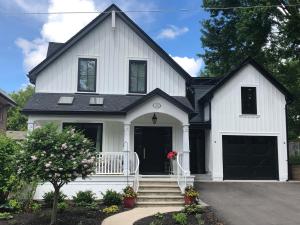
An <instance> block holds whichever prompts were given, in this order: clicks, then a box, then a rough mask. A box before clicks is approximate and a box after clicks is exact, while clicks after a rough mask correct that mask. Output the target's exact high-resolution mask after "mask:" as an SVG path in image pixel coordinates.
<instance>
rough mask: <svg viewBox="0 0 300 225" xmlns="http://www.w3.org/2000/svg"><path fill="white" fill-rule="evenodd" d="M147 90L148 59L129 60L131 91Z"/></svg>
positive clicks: (142, 91) (142, 92)
mask: <svg viewBox="0 0 300 225" xmlns="http://www.w3.org/2000/svg"><path fill="white" fill-rule="evenodd" d="M146 92H147V61H142V60H130V61H129V93H138V94H144V93H146Z"/></svg>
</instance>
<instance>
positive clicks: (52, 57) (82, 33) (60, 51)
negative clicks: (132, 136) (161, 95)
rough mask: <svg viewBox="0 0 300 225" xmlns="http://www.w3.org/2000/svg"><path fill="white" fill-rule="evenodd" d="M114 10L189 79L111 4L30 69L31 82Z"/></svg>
mask: <svg viewBox="0 0 300 225" xmlns="http://www.w3.org/2000/svg"><path fill="white" fill-rule="evenodd" d="M112 11H116V12H117V15H118V16H119V18H121V19H122V20H123V21H124V22H125V23H126V24H127V25H128V26H129V27H130V28H132V29H133V30H134V31H135V32H136V34H137V35H139V36H140V37H141V38H142V39H143V40H144V41H145V42H146V43H147V44H148V45H149V46H150V47H151V48H152V49H153V50H154V51H155V52H156V53H157V54H158V55H159V56H161V57H162V58H163V59H164V60H165V61H166V62H167V63H168V64H169V65H170V66H171V67H172V68H173V69H174V70H175V71H177V72H178V73H179V74H180V75H181V76H182V77H183V78H184V79H186V80H187V81H189V80H190V79H191V76H190V75H189V74H188V73H187V72H186V71H185V70H184V69H183V68H182V67H181V66H179V65H178V64H177V63H176V62H175V61H174V60H173V59H172V57H171V56H169V54H168V53H166V52H165V51H164V50H163V49H162V48H161V47H160V46H159V45H158V44H157V43H156V42H154V41H153V40H152V39H151V38H150V37H149V36H148V35H147V34H146V33H145V32H144V31H143V30H142V29H141V28H140V27H139V26H138V25H137V24H136V23H134V22H133V21H132V20H131V19H130V18H129V17H128V16H127V15H126V14H125V13H124V12H122V10H121V9H120V8H119V7H118V6H116V5H115V4H112V5H110V6H109V7H108V8H107V9H106V10H104V12H103V13H101V14H100V15H99V16H97V17H96V18H95V19H94V20H92V21H91V22H90V23H89V24H88V25H86V26H85V27H84V28H83V29H81V30H80V31H79V32H78V33H77V34H75V35H74V36H73V37H72V38H70V39H69V40H68V41H67V42H66V43H64V44H63V45H61V46H60V47H58V48H57V49H56V51H54V52H53V53H51V54H49V57H47V58H46V59H44V60H43V61H42V62H41V63H40V64H38V65H37V66H36V67H34V68H33V69H32V70H31V71H29V74H28V77H29V79H30V82H31V83H33V84H34V83H35V80H36V77H37V76H38V74H39V73H40V72H41V71H42V70H43V69H44V68H46V67H47V66H48V65H49V64H50V63H52V62H53V61H54V60H56V59H57V58H58V57H59V56H60V55H62V54H63V53H64V52H65V51H66V50H68V49H69V48H70V47H71V46H73V45H74V44H75V43H77V42H78V41H79V40H80V39H81V38H83V37H84V36H85V35H87V34H88V33H89V32H90V31H91V30H92V29H94V27H96V26H97V25H98V24H100V23H101V22H103V21H104V20H105V19H106V18H107V17H108V16H110V14H111V12H112Z"/></svg>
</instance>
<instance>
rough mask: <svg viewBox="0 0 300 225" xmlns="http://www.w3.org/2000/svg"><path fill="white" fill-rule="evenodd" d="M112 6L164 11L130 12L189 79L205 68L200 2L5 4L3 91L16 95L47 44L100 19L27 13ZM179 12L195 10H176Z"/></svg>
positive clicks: (24, 0) (0, 11) (40, 0)
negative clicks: (13, 92) (188, 75)
mask: <svg viewBox="0 0 300 225" xmlns="http://www.w3.org/2000/svg"><path fill="white" fill-rule="evenodd" d="M111 3H115V4H117V5H118V6H119V7H120V8H121V9H122V10H125V11H126V10H128V11H130V10H153V9H155V10H156V9H161V10H163V11H164V12H161V13H150V12H143V13H133V12H131V13H130V12H128V13H127V14H128V15H129V16H130V17H131V18H132V19H133V20H134V21H135V22H136V23H137V24H138V25H139V26H140V27H141V28H142V29H143V30H144V31H145V32H146V33H147V34H149V35H150V36H151V37H152V38H153V39H154V40H155V41H156V42H157V43H158V44H159V45H160V46H161V47H162V48H163V49H165V50H166V52H168V53H169V54H170V55H171V56H172V57H173V58H174V59H175V60H176V61H177V62H178V63H179V64H180V65H182V66H183V67H184V69H186V70H187V71H188V72H189V73H190V74H191V75H196V74H197V72H198V71H199V69H200V68H202V67H203V63H202V60H201V59H199V58H198V57H197V53H199V52H201V51H202V49H201V43H200V26H201V24H200V21H201V20H203V18H206V17H207V16H208V14H207V13H206V12H204V11H203V10H202V9H201V8H200V6H201V1H199V0H187V1H182V0H164V1H161V0H116V1H111V0H1V1H0V29H1V35H0V68H1V73H0V81H1V82H0V88H1V89H3V90H5V91H6V92H12V91H17V90H19V89H20V88H23V87H24V86H26V85H27V84H28V79H27V77H26V74H27V73H28V71H29V70H30V69H31V68H32V67H34V66H35V65H37V64H38V63H39V62H40V61H41V60H42V59H43V58H44V57H45V54H46V49H47V43H48V41H58V42H64V41H66V40H68V39H69V38H70V37H71V36H73V35H74V34H75V33H76V32H77V31H78V30H79V29H80V28H82V27H83V26H84V25H85V24H87V23H88V22H89V21H90V20H92V19H93V17H95V16H96V14H80V15H78V14H77V15H70V14H67V15H63V16H60V15H25V14H24V13H28V12H58V11H60V12H61V11H102V10H103V9H105V8H106V7H108V6H109V5H110V4H111ZM176 9H192V11H190V12H178V11H177V12H174V11H173V10H176ZM195 9H199V10H195ZM166 11H167V12H166ZM170 11H172V12H170ZM75 24H76V25H75Z"/></svg>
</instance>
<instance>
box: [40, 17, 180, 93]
mask: <svg viewBox="0 0 300 225" xmlns="http://www.w3.org/2000/svg"><path fill="white" fill-rule="evenodd" d="M79 57H89V58H96V59H97V85H96V92H97V93H102V94H127V93H128V80H129V77H128V73H129V68H128V67H129V59H142V60H147V91H148V92H150V91H151V90H153V89H155V88H160V89H162V90H163V91H165V92H166V93H168V94H169V95H176V96H185V80H184V79H183V78H182V77H181V76H180V75H179V74H178V73H177V72H176V71H175V70H174V69H173V68H172V67H171V66H169V64H167V63H166V62H165V61H164V60H163V59H162V58H161V57H160V56H159V55H158V54H157V53H156V52H155V51H154V50H153V49H152V48H151V47H149V46H148V45H147V44H146V43H145V42H144V41H143V40H142V39H141V38H140V37H139V36H138V35H137V34H136V33H135V32H134V31H133V30H132V29H131V28H130V27H128V26H127V25H126V24H125V23H124V22H123V21H122V20H121V19H120V18H119V17H118V16H116V29H115V30H114V31H113V29H112V27H111V18H110V17H108V19H106V20H105V21H104V22H102V24H100V25H99V26H98V27H96V28H95V29H94V30H92V31H91V32H90V33H89V34H88V35H86V36H85V37H84V38H82V39H81V40H80V41H79V42H77V43H76V44H75V45H74V46H73V47H71V48H70V49H69V50H67V52H65V53H64V54H63V55H61V56H60V57H59V58H58V59H56V60H55V61H54V62H53V63H52V64H50V65H49V66H48V67H47V68H45V69H44V70H43V71H42V72H41V73H40V74H39V76H38V77H37V80H36V92H57V93H74V92H77V76H78V74H77V73H78V58H79Z"/></svg>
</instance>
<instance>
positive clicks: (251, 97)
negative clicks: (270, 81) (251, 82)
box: [241, 87, 257, 114]
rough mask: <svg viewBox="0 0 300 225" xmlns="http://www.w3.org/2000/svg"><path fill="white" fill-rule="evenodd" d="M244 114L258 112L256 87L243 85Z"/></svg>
mask: <svg viewBox="0 0 300 225" xmlns="http://www.w3.org/2000/svg"><path fill="white" fill-rule="evenodd" d="M241 92H242V96H241V97H242V114H257V103H256V88H255V87H242V89H241Z"/></svg>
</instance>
